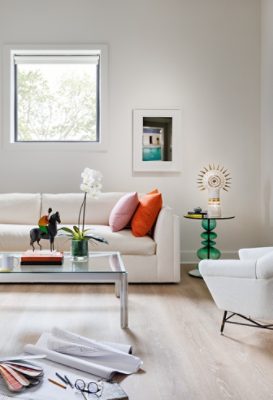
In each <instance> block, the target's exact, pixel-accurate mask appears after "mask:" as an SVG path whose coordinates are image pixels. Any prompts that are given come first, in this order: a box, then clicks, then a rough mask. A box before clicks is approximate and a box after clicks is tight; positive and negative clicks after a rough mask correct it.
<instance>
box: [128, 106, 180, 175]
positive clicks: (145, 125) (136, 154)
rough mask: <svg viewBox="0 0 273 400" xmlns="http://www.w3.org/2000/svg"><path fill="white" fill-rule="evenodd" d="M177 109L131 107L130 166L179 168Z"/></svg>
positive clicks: (139, 169) (138, 168) (157, 169)
mask: <svg viewBox="0 0 273 400" xmlns="http://www.w3.org/2000/svg"><path fill="white" fill-rule="evenodd" d="M180 135H181V111H180V110H179V109H164V110H163V109H134V110H133V170H134V171H135V172H179V171H180V159H181V156H180Z"/></svg>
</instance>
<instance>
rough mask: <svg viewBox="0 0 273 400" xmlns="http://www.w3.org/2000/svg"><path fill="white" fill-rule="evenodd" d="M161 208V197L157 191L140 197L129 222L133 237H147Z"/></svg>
mask: <svg viewBox="0 0 273 400" xmlns="http://www.w3.org/2000/svg"><path fill="white" fill-rule="evenodd" d="M161 208H162V196H161V193H159V191H158V190H157V189H155V190H153V191H152V192H150V193H147V194H146V195H145V196H143V197H141V199H140V200H139V206H138V208H137V210H136V212H135V214H134V216H133V219H132V222H131V228H132V232H133V235H134V236H145V235H147V233H148V232H149V231H150V230H151V229H152V227H153V224H154V223H155V221H156V218H157V216H158V214H159V211H160V210H161Z"/></svg>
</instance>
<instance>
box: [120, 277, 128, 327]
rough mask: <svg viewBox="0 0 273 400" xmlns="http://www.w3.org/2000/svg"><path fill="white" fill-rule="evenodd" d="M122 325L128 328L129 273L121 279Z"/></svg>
mask: <svg viewBox="0 0 273 400" xmlns="http://www.w3.org/2000/svg"><path fill="white" fill-rule="evenodd" d="M120 325H121V327H122V328H127V327H128V278H127V273H123V274H121V277H120Z"/></svg>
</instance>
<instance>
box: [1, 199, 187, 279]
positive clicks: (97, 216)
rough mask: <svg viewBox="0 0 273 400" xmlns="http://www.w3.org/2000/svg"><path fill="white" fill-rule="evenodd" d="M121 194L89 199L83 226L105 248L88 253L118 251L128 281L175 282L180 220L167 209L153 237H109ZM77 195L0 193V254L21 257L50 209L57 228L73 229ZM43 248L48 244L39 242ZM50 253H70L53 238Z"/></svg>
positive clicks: (67, 243)
mask: <svg viewBox="0 0 273 400" xmlns="http://www.w3.org/2000/svg"><path fill="white" fill-rule="evenodd" d="M123 195H124V193H119V192H113V193H102V194H101V195H100V197H99V198H98V199H93V198H88V200H87V210H86V227H87V228H88V227H90V228H91V230H92V232H94V233H95V234H97V235H100V236H102V237H104V238H105V239H106V240H107V241H108V242H109V244H108V245H106V244H97V243H96V244H90V245H89V249H90V250H91V251H92V250H94V251H119V252H120V253H121V255H122V258H123V261H124V264H125V266H126V269H127V271H128V278H129V282H179V281H180V262H179V260H180V238H179V236H180V234H179V217H178V216H176V215H174V214H173V211H172V209H171V208H169V207H163V208H162V210H161V211H160V213H159V215H158V218H157V221H156V224H155V227H154V230H153V236H152V237H151V236H144V237H135V236H133V234H132V232H131V230H130V229H124V230H122V231H120V232H112V231H111V229H110V227H109V222H108V221H109V215H110V212H111V210H112V208H113V207H114V205H115V204H116V202H117V201H118V200H119V199H120V198H121V197H122V196H123ZM82 200H83V194H82V193H62V194H46V193H42V194H40V193H8V194H0V252H1V251H8V252H9V251H10V252H18V251H19V252H21V251H25V250H27V249H29V248H30V244H29V242H30V240H29V231H30V229H31V228H32V227H35V226H37V223H38V220H39V217H40V216H41V215H44V214H47V210H48V208H49V207H51V208H52V209H53V212H55V211H59V213H60V217H61V224H60V225H59V227H61V226H70V225H71V226H72V225H75V224H77V220H78V213H79V209H80V205H81V203H82ZM41 244H42V246H43V249H46V248H48V244H49V243H48V241H47V240H42V241H41ZM55 248H57V249H58V250H59V251H69V249H70V241H69V239H67V238H66V237H63V236H62V237H56V239H55Z"/></svg>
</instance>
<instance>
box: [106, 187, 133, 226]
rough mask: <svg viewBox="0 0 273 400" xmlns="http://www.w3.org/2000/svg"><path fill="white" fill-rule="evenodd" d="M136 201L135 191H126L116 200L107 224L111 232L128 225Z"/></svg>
mask: <svg viewBox="0 0 273 400" xmlns="http://www.w3.org/2000/svg"><path fill="white" fill-rule="evenodd" d="M138 203H139V200H138V196H137V192H133V193H127V194H125V195H124V196H122V197H121V198H120V199H119V200H118V202H117V203H116V204H115V206H114V208H113V209H112V211H111V213H110V217H109V225H110V228H111V229H112V232H117V231H120V230H121V229H123V228H125V227H126V226H127V225H128V223H129V222H130V220H131V218H132V216H133V214H134V212H135V210H136V208H137V206H138Z"/></svg>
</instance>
